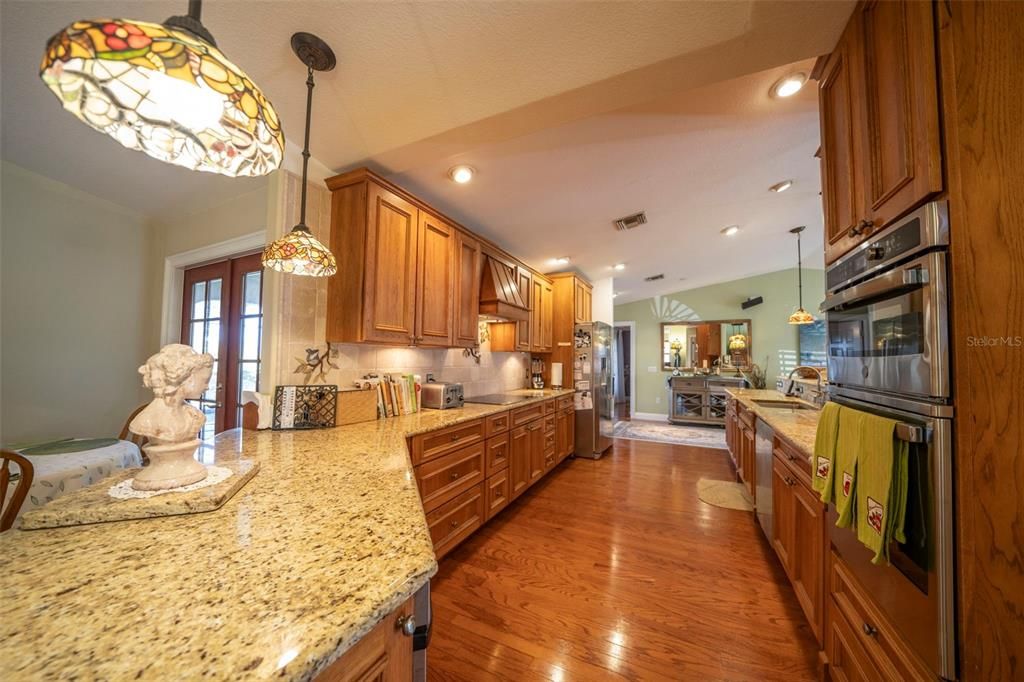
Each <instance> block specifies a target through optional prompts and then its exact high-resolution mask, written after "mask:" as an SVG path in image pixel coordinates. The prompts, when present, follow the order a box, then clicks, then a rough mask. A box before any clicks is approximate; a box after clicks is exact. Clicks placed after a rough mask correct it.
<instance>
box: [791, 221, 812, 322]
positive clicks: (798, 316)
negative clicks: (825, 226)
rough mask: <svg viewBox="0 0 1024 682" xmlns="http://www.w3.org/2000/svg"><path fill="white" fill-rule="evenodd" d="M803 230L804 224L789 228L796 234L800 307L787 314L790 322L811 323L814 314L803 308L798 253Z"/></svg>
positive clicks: (801, 275)
mask: <svg viewBox="0 0 1024 682" xmlns="http://www.w3.org/2000/svg"><path fill="white" fill-rule="evenodd" d="M803 231H804V226H803V225H801V226H800V227H794V228H793V229H792V230H790V231H789V232H790V234H795V235H796V278H797V279H796V281H797V288H798V291H799V296H800V307H799V308H797V309H796V311H795V312H794V313H793V314H792V315H790V316H789V323H790V324H813V323H814V322H815V319H814V315H811V314H810V313H809V312H807V311H806V310H804V274H803V258H802V257H801V254H800V233H801V232H803Z"/></svg>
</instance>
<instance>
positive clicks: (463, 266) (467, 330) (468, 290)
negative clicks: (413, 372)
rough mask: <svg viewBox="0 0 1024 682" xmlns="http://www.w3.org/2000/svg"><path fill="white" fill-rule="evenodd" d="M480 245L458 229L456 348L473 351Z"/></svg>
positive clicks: (478, 300) (456, 242)
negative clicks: (471, 349)
mask: <svg viewBox="0 0 1024 682" xmlns="http://www.w3.org/2000/svg"><path fill="white" fill-rule="evenodd" d="M481 266H482V259H481V253H480V242H479V241H477V240H476V239H474V238H473V237H471V236H469V235H468V234H466V233H465V232H463V231H462V230H459V231H458V232H457V233H456V236H455V293H454V299H455V301H454V303H455V329H454V338H453V339H452V345H453V346H461V347H464V348H471V347H473V346H476V345H477V343H478V338H479V332H478V331H477V317H478V315H479V311H480V270H481Z"/></svg>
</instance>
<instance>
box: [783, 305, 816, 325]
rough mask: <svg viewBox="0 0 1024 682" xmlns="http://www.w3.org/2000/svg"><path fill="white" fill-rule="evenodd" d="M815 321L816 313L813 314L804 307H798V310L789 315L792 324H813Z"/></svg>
mask: <svg viewBox="0 0 1024 682" xmlns="http://www.w3.org/2000/svg"><path fill="white" fill-rule="evenodd" d="M814 321H815V320H814V315H811V314H810V313H809V312H807V311H806V310H804V309H803V308H797V309H796V312H794V313H793V314H792V315H790V316H789V323H790V324H813V323H814Z"/></svg>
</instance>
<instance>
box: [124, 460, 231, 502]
mask: <svg viewBox="0 0 1024 682" xmlns="http://www.w3.org/2000/svg"><path fill="white" fill-rule="evenodd" d="M234 473H235V472H233V471H232V470H231V469H227V468H225V467H206V478H204V479H203V480H201V481H199V482H198V483H193V484H191V485H183V486H181V487H179V488H168V489H167V490H136V489H135V488H133V487H132V481H134V480H135V479H134V478H128V479H125V480H123V481H121V482H120V483H118V484H117V485H112V486H110V489H109V490H108V491H107V494H108V495H110V496H111V497H113V498H114V499H115V500H141V499H145V498H147V497H154V496H156V495H163V494H164V493H187V492H191V491H193V490H199V489H201V488H208V487H210V486H211V485H217V484H218V483H223V482H224V481H226V480H228V479H229V478H231V476H232V475H233V474H234Z"/></svg>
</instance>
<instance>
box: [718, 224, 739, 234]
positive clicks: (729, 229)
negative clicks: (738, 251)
mask: <svg viewBox="0 0 1024 682" xmlns="http://www.w3.org/2000/svg"><path fill="white" fill-rule="evenodd" d="M739 231H740V226H739V225H729V226H728V227H723V228H722V230H721V232H722V234H724V235H725V236H726V237H731V236H733V235H734V234H736V233H737V232H739Z"/></svg>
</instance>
